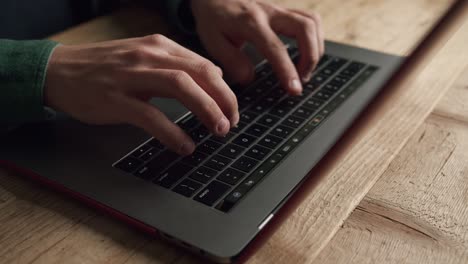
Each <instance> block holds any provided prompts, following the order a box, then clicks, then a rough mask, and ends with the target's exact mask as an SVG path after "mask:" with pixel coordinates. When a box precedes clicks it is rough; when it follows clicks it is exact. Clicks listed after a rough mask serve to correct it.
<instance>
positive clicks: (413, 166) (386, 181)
mask: <svg viewBox="0 0 468 264" xmlns="http://www.w3.org/2000/svg"><path fill="white" fill-rule="evenodd" d="M465 74H468V71H466V72H465ZM463 83H465V84H467V83H468V82H463ZM453 88H455V87H453ZM467 149H468V125H467V124H466V123H460V122H458V121H457V120H453V119H450V118H445V117H440V116H438V115H431V116H430V117H429V118H428V119H427V120H426V121H425V122H424V124H423V125H422V126H421V127H420V128H419V129H418V131H417V132H416V133H415V134H414V135H413V136H412V138H411V140H410V141H409V142H408V143H407V144H406V146H405V147H404V149H403V150H402V151H401V152H400V153H399V154H398V156H397V157H396V158H395V159H394V160H393V161H392V163H391V164H390V166H389V167H388V169H387V170H386V171H385V173H384V174H383V175H382V177H381V178H380V179H379V181H378V182H377V183H376V184H375V185H374V187H373V188H372V189H371V190H370V191H369V193H368V194H367V195H366V197H365V199H364V200H363V201H362V202H361V203H360V205H359V206H358V207H357V208H356V210H355V211H354V212H353V213H352V214H351V216H350V217H349V218H348V219H347V220H346V222H345V223H344V225H343V226H342V227H341V229H340V230H339V232H338V233H337V234H336V235H335V237H334V238H333V239H332V241H331V242H330V243H329V244H328V245H327V247H326V248H325V249H324V250H323V251H322V252H321V254H320V256H319V257H318V258H317V262H318V263H350V262H352V263H383V262H389V263H467V262H468V235H467V234H468V207H467V206H466V205H467V202H468V192H467V186H468V164H467V163H466V160H467V159H468V152H467V151H466V150H467Z"/></svg>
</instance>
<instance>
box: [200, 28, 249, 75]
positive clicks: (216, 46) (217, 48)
mask: <svg viewBox="0 0 468 264" xmlns="http://www.w3.org/2000/svg"><path fill="white" fill-rule="evenodd" d="M205 39H207V40H208V39H209V41H204V40H205ZM201 40H202V42H203V46H204V47H205V48H206V49H207V51H208V52H209V53H210V55H211V56H213V57H214V58H215V59H216V60H217V61H219V62H220V63H221V65H222V66H223V68H224V69H225V70H226V72H227V74H228V75H229V76H230V77H231V78H232V79H233V80H234V81H236V82H239V83H242V84H246V83H249V82H251V81H252V80H253V78H254V75H255V74H254V66H253V64H252V62H251V61H250V60H249V58H248V57H247V55H246V54H245V53H243V52H242V51H241V50H240V48H238V47H236V45H234V44H233V43H231V42H230V41H229V40H228V39H226V38H225V37H224V36H223V35H221V34H217V33H212V34H210V36H209V37H202V38H201Z"/></svg>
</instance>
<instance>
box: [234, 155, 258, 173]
mask: <svg viewBox="0 0 468 264" xmlns="http://www.w3.org/2000/svg"><path fill="white" fill-rule="evenodd" d="M257 164H258V161H257V160H254V159H251V158H248V157H241V158H240V159H238V160H237V161H236V162H234V164H232V167H233V168H235V169H238V170H241V171H245V172H250V171H251V170H252V169H253V168H254V167H255V166H256V165H257Z"/></svg>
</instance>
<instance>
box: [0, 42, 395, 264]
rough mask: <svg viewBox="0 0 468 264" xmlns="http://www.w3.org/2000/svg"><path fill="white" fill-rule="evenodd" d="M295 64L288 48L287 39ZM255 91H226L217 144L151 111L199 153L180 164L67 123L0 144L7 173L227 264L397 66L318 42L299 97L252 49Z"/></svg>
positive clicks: (109, 130) (117, 128)
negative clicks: (226, 109) (319, 50)
mask: <svg viewBox="0 0 468 264" xmlns="http://www.w3.org/2000/svg"><path fill="white" fill-rule="evenodd" d="M284 42H285V44H286V45H287V46H288V51H289V54H290V56H291V59H292V60H293V61H297V58H298V56H299V54H298V49H297V47H296V43H295V42H294V41H293V40H291V39H284ZM248 53H249V56H250V57H251V58H252V60H253V61H254V62H255V64H256V77H255V81H254V82H252V83H251V84H249V85H246V86H242V87H241V86H238V85H235V84H233V85H231V88H232V89H233V91H234V92H235V94H236V95H237V98H238V102H239V110H240V122H239V125H238V127H236V128H233V129H232V130H231V131H230V132H229V134H228V135H227V136H226V137H222V138H221V137H215V136H213V135H211V134H210V133H209V132H208V130H207V129H206V128H205V127H203V125H201V124H200V122H199V121H198V120H197V118H196V117H195V116H194V115H192V114H191V113H190V112H189V111H188V110H187V109H185V108H184V107H183V106H182V105H181V104H179V103H178V102H176V101H174V100H169V99H154V100H152V103H153V104H155V105H157V106H158V107H159V108H160V109H162V110H163V111H164V112H165V113H166V114H167V115H168V116H169V117H170V118H171V119H172V120H173V121H174V122H176V123H177V124H178V125H179V126H180V127H182V128H183V129H184V130H185V131H187V133H188V134H189V135H190V136H191V137H192V138H193V139H194V141H195V142H196V143H197V148H196V151H195V152H194V153H193V154H192V155H190V156H186V157H181V156H178V155H177V154H175V153H173V152H171V151H169V150H167V149H166V148H165V147H164V146H163V145H161V144H160V142H158V141H157V140H156V139H153V138H152V137H151V136H149V135H148V134H146V133H145V132H143V131H142V130H140V129H138V128H135V127H131V126H126V125H112V126H91V125H86V124H82V123H80V122H78V121H75V120H73V119H70V118H67V117H64V118H62V119H60V120H57V121H54V122H46V123H40V124H31V125H24V126H21V127H18V128H16V129H15V130H13V131H10V132H9V133H8V134H6V135H3V136H2V137H1V138H0V160H1V161H2V162H1V163H2V164H3V166H6V167H10V168H14V169H17V170H19V171H21V172H23V174H25V175H28V176H30V177H31V178H33V179H35V180H38V181H39V182H42V183H44V184H46V185H48V186H51V187H53V188H54V189H57V190H58V191H61V192H64V193H67V194H69V195H71V196H73V197H75V198H77V199H79V200H81V201H83V202H85V203H87V204H89V205H91V206H93V207H95V208H97V209H99V210H103V211H106V212H108V213H110V214H111V215H113V216H115V217H116V218H118V219H120V220H122V221H125V222H126V223H128V224H130V225H132V226H135V227H137V228H139V229H141V230H143V231H145V232H147V233H150V234H152V235H160V236H161V237H163V238H165V239H167V240H169V241H171V242H174V243H176V244H178V245H180V246H182V247H185V248H187V249H189V250H191V251H194V252H197V253H199V254H200V255H202V256H205V257H207V258H209V259H211V260H214V261H216V262H225V263H226V262H232V261H235V260H236V259H237V258H238V257H239V256H240V254H241V253H242V252H243V251H244V250H245V249H246V248H247V246H248V245H249V243H250V242H252V240H253V239H254V238H255V237H256V235H258V234H259V232H260V231H261V230H262V229H263V228H264V227H265V226H266V225H267V224H268V222H269V221H270V220H271V219H273V218H274V217H275V214H276V213H277V211H278V210H279V209H280V208H281V207H282V206H283V205H284V204H285V202H286V201H287V200H288V199H289V198H290V197H291V196H292V195H293V194H294V192H295V190H296V189H298V187H299V186H300V185H301V183H302V182H303V181H304V180H305V179H306V178H307V176H308V172H309V171H310V170H311V169H312V168H313V167H314V165H316V164H317V163H318V162H319V161H320V159H321V158H322V157H323V156H324V155H325V154H326V153H327V151H328V150H329V149H330V148H331V147H332V146H333V145H334V143H335V142H336V141H337V140H338V139H339V138H340V136H341V135H342V134H343V133H344V132H345V131H346V129H347V128H348V127H349V126H350V125H351V123H352V122H353V120H355V119H356V118H357V116H358V115H359V114H360V113H361V112H362V111H363V110H364V109H365V107H366V105H367V104H368V103H369V102H370V101H371V100H372V98H373V97H374V96H375V95H376V94H377V93H378V92H379V90H380V89H381V88H382V87H383V86H384V84H385V83H386V82H387V81H388V80H389V78H390V77H392V75H393V74H394V73H395V71H396V70H397V69H398V68H399V66H400V65H401V64H402V62H403V59H402V57H398V56H393V55H389V54H384V53H380V52H375V51H371V50H366V49H362V48H357V47H353V46H349V45H343V44H339V43H334V42H330V41H328V42H326V55H325V56H324V57H323V58H322V59H321V61H320V63H319V65H318V68H317V69H316V71H315V73H314V75H313V76H312V78H311V80H310V81H309V82H308V83H305V84H304V92H303V94H302V95H301V96H297V97H293V96H289V95H287V94H286V93H285V92H284V90H283V89H281V87H279V83H278V79H277V78H276V76H275V74H274V73H273V71H272V69H271V67H270V65H269V64H268V63H267V62H266V61H265V60H263V59H262V58H261V56H259V55H258V54H257V53H256V52H255V50H253V49H251V50H250V51H249V52H248Z"/></svg>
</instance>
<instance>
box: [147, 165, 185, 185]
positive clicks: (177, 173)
mask: <svg viewBox="0 0 468 264" xmlns="http://www.w3.org/2000/svg"><path fill="white" fill-rule="evenodd" d="M192 168H193V167H192V166H189V165H186V164H183V163H180V164H174V165H173V166H172V167H170V168H169V169H168V170H166V171H165V172H163V173H161V174H160V175H159V176H157V177H156V179H154V180H153V182H154V183H156V184H158V185H160V186H162V187H164V188H171V187H172V186H173V185H174V184H175V183H176V182H177V181H179V180H180V179H182V177H184V176H185V174H187V173H188V172H189V171H191V170H192Z"/></svg>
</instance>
